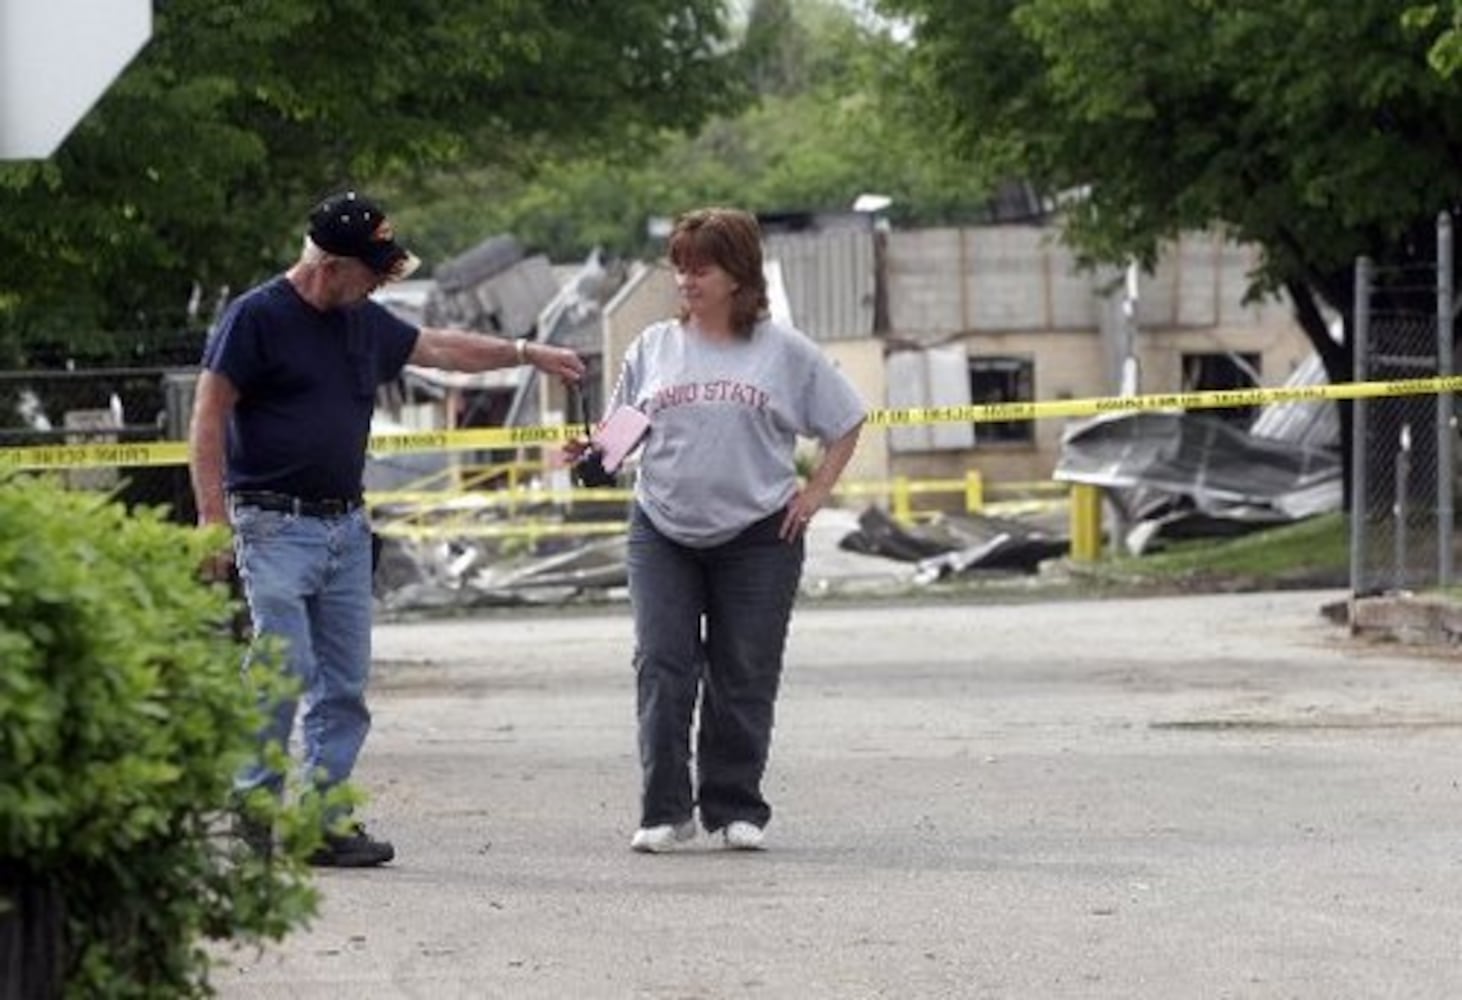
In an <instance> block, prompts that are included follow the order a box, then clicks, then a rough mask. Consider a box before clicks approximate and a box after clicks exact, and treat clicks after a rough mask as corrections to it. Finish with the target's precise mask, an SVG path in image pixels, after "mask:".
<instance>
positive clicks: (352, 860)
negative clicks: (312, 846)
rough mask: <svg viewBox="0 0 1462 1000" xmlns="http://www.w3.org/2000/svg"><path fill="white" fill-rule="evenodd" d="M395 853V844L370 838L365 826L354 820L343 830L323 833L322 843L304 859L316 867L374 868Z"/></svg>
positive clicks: (392, 856) (388, 859)
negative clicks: (349, 828)
mask: <svg viewBox="0 0 1462 1000" xmlns="http://www.w3.org/2000/svg"><path fill="white" fill-rule="evenodd" d="M395 856H396V848H394V847H392V846H391V845H390V843H389V842H387V841H384V840H374V839H372V838H371V835H370V834H368V833H366V832H365V827H363V826H361V825H360V824H358V823H357V824H356V825H355V826H354V827H352V828H351V830H350V832H349V833H346V834H329V833H327V834H326V835H325V843H324V844H323V845H322V846H321V847H319V848H317V849H316V850H315V852H314V853H313V854H311V855H310V856H309V858H307V859H306V860H308V861H309V863H310V864H312V865H314V866H316V867H317V868H374V867H375V866H376V865H384V864H385V863H386V862H387V861H390V860H391V859H392V858H394V857H395Z"/></svg>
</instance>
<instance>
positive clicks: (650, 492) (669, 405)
mask: <svg viewBox="0 0 1462 1000" xmlns="http://www.w3.org/2000/svg"><path fill="white" fill-rule="evenodd" d="M611 405H612V406H613V405H629V406H634V407H636V408H637V409H639V410H640V411H642V412H643V413H644V414H645V415H646V416H648V417H649V418H650V431H649V434H648V436H647V437H646V439H645V446H644V451H643V452H642V453H641V457H640V463H639V478H638V480H637V482H636V485H635V500H636V501H637V502H638V503H639V504H640V506H641V507H643V508H644V510H645V513H646V514H647V515H648V516H649V518H650V521H651V522H652V523H653V524H654V525H655V527H656V528H658V529H659V530H660V531H661V532H662V533H663V534H665V535H667V536H668V537H670V538H672V539H674V540H675V541H677V542H679V543H681V544H682V545H690V546H694V547H696V548H705V547H708V546H712V545H719V544H721V543H722V542H725V541H728V540H729V539H731V538H734V537H735V536H736V535H737V534H738V533H740V532H741V531H743V530H744V529H745V528H747V527H748V526H750V525H752V524H755V523H756V522H757V521H760V520H761V519H763V518H765V517H767V516H769V515H771V514H773V513H775V512H776V511H778V510H780V509H781V508H782V507H783V506H785V505H786V504H787V502H788V501H789V500H790V499H791V498H792V495H793V494H794V493H796V491H797V470H796V467H795V465H794V464H793V451H794V449H795V448H796V444H797V436H798V435H802V436H804V437H813V438H817V439H818V440H820V441H822V442H823V443H824V444H827V443H830V442H832V441H835V440H837V439H838V438H840V437H842V436H843V435H844V434H846V433H848V432H849V431H850V430H852V429H853V428H854V427H856V426H857V425H858V424H859V423H860V422H861V421H862V420H863V418H864V417H865V416H866V415H867V408H866V407H865V406H864V405H863V401H862V400H861V399H859V398H858V393H857V391H856V390H855V389H854V388H853V385H852V383H851V382H849V381H848V379H847V377H846V376H844V375H843V373H842V372H840V371H838V370H837V369H836V368H835V367H833V364H832V362H831V361H829V360H828V358H827V356H826V355H825V354H823V353H822V351H821V349H819V348H818V346H817V345H816V344H814V343H813V342H812V341H811V340H809V339H808V338H807V337H806V336H804V335H803V334H801V333H799V332H798V331H797V330H794V329H792V328H791V327H789V326H784V325H782V324H779V323H773V322H771V321H769V320H763V321H762V322H761V323H758V324H757V327H756V329H755V331H753V333H752V336H751V338H750V339H749V340H739V339H738V340H735V341H722V340H712V339H710V338H707V337H704V336H701V335H700V334H698V333H696V332H695V331H693V330H688V329H686V328H685V327H684V326H683V325H682V324H681V323H679V322H677V321H674V320H671V321H667V322H663V323H656V324H654V325H653V326H650V327H647V328H646V329H645V330H644V332H643V333H641V334H640V336H639V338H638V339H637V340H636V341H635V342H634V344H633V345H631V347H630V349H629V353H628V354H626V355H625V359H624V371H623V373H622V374H621V376H620V380H619V387H618V388H617V389H616V390H615V393H614V398H613V400H612V401H611Z"/></svg>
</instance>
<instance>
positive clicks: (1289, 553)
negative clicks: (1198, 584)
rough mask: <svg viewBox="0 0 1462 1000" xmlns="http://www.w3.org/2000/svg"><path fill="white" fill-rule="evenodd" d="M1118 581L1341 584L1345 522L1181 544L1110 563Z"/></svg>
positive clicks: (1336, 517)
mask: <svg viewBox="0 0 1462 1000" xmlns="http://www.w3.org/2000/svg"><path fill="white" fill-rule="evenodd" d="M1106 566H1107V567H1108V568H1109V569H1110V570H1111V571H1112V572H1113V573H1114V574H1115V575H1116V576H1119V577H1126V578H1129V579H1130V578H1132V577H1142V578H1151V579H1158V580H1161V579H1171V580H1173V581H1175V582H1177V581H1181V580H1184V579H1191V578H1200V579H1201V578H1221V577H1229V578H1234V579H1241V580H1247V581H1254V582H1258V581H1263V580H1272V581H1274V582H1275V583H1277V584H1280V583H1287V582H1294V581H1296V580H1308V579H1314V580H1328V579H1335V580H1344V579H1346V577H1347V575H1348V574H1349V572H1350V521H1349V519H1348V518H1347V517H1346V515H1345V514H1343V513H1336V514H1324V515H1321V516H1319V517H1312V518H1309V519H1307V520H1304V521H1300V522H1298V523H1296V524H1286V525H1284V526H1282V527H1278V528H1269V529H1266V530H1264V531H1256V532H1254V533H1253V534H1249V535H1244V536H1242V537H1240V538H1228V539H1221V540H1213V539H1203V540H1198V541H1191V542H1180V543H1177V544H1175V545H1172V546H1170V547H1169V548H1167V549H1165V550H1163V551H1162V552H1158V553H1154V554H1153V555H1149V556H1138V557H1123V558H1116V559H1110V560H1108V561H1107V562H1106Z"/></svg>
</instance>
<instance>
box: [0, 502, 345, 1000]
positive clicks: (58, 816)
mask: <svg viewBox="0 0 1462 1000" xmlns="http://www.w3.org/2000/svg"><path fill="white" fill-rule="evenodd" d="M222 541H223V539H222V537H221V535H220V534H218V533H204V532H200V531H197V530H194V529H191V528H185V527H181V526H178V525H175V524H170V523H168V522H167V521H166V520H165V519H164V518H163V516H162V514H161V512H160V511H147V510H142V511H133V512H130V513H129V512H128V511H126V510H124V509H123V508H122V506H121V505H120V504H117V503H114V502H111V501H108V500H106V499H104V498H98V497H97V496H95V495H88V494H83V493H68V492H65V491H64V490H62V489H60V488H58V487H57V486H56V485H55V484H52V483H48V482H45V481H40V480H36V479H32V478H19V477H14V478H9V479H4V478H0V872H4V873H5V879H6V880H7V881H9V882H10V883H11V884H10V885H0V910H3V909H5V908H6V906H7V902H13V897H15V896H16V895H17V891H16V889H15V887H16V886H17V885H29V886H31V887H34V886H35V885H42V886H45V887H47V889H48V891H54V893H55V894H56V896H57V897H58V898H59V901H60V904H61V906H62V908H63V912H64V914H65V920H64V927H65V934H64V938H63V943H62V955H63V963H62V964H63V968H62V973H63V976H64V980H65V988H66V993H67V995H69V996H86V997H91V996H106V997H148V998H163V997H192V996H204V995H208V994H210V993H211V989H210V986H209V983H208V969H209V964H210V959H209V951H208V948H207V942H208V940H209V939H213V940H221V941H232V942H235V943H249V944H255V943H261V942H262V941H264V940H266V939H278V938H280V937H282V936H283V935H284V934H285V933H286V932H288V931H289V930H290V929H292V928H294V927H296V926H298V925H300V924H302V923H303V922H304V921H305V920H306V919H307V918H308V917H309V915H310V914H311V913H312V912H313V909H314V906H315V902H316V900H315V893H314V890H313V889H312V888H311V887H310V885H309V883H308V871H307V869H306V867H305V866H304V865H303V863H302V862H301V857H302V856H303V854H304V853H305V851H307V850H308V849H309V846H310V845H309V843H308V842H307V840H308V838H300V837H296V838H294V840H292V841H291V844H290V847H289V848H288V849H287V850H286V851H284V852H282V853H280V854H277V855H276V856H275V857H274V858H273V859H271V860H269V861H265V860H263V859H260V858H256V857H254V856H253V855H251V854H249V853H248V852H247V850H245V849H244V848H243V847H242V845H241V844H240V843H239V842H238V841H237V840H235V839H234V838H233V837H231V836H230V835H229V824H230V820H231V818H232V816H231V813H230V808H231V805H230V787H231V778H232V775H233V773H234V771H235V770H236V768H237V767H238V766H239V764H240V763H241V762H242V761H243V760H245V759H246V757H247V755H248V753H249V752H250V749H251V746H252V742H253V737H252V735H251V734H253V733H254V732H256V731H257V726H258V724H259V722H260V719H261V715H260V713H259V712H258V710H257V708H256V703H255V696H254V695H251V694H250V693H249V691H248V690H247V688H246V685H245V684H244V683H242V681H241V679H240V673H239V664H240V662H241V660H242V650H241V648H240V647H239V645H238V644H237V643H236V641H235V640H234V639H233V638H232V637H231V636H230V634H229V632H228V629H227V627H226V623H227V621H228V619H229V616H230V612H231V608H232V604H231V600H230V597H229V595H228V594H227V592H226V591H225V589H224V588H222V587H219V586H208V585H204V584H202V583H200V582H198V580H197V578H196V572H197V568H198V566H199V565H200V563H201V561H202V560H203V558H204V556H205V555H206V554H207V553H208V552H209V551H210V550H212V549H215V548H217V547H218V546H219V545H220V544H221V543H222ZM266 798H267V797H266ZM265 808H266V809H268V810H270V811H271V812H274V813H275V815H274V816H273V818H274V819H275V820H276V821H277V822H279V823H280V825H281V826H282V827H284V828H285V829H288V830H294V831H299V830H303V829H317V826H316V825H315V824H316V823H317V818H318V814H319V805H318V803H314V804H311V803H310V802H309V801H308V799H306V800H305V801H304V802H303V803H300V802H296V803H295V804H294V805H290V806H284V807H281V806H278V805H275V804H272V803H271V804H268V805H266V806H265ZM7 897H11V898H9V899H8V898H7ZM12 916H14V914H12ZM0 919H3V916H0Z"/></svg>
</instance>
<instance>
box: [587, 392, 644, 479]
mask: <svg viewBox="0 0 1462 1000" xmlns="http://www.w3.org/2000/svg"><path fill="white" fill-rule="evenodd" d="M649 428H650V418H649V417H647V416H645V415H644V414H643V413H641V412H640V411H639V410H637V409H635V408H634V407H633V406H621V407H620V408H619V409H617V410H615V411H614V412H613V413H611V414H610V415H609V416H607V417H605V418H604V422H603V423H601V424H600V425H599V426H598V427H597V428H595V430H594V434H593V436H592V437H591V438H590V440H591V441H592V442H593V444H594V447H595V449H596V450H598V452H599V455H600V459H601V461H602V462H603V463H604V469H605V471H606V472H615V471H617V470H618V469H619V466H620V464H621V463H622V462H624V459H625V456H626V455H628V454H629V453H630V452H631V451H634V448H635V445H637V444H639V443H640V439H641V438H643V437H644V436H645V431H647V430H649Z"/></svg>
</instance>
